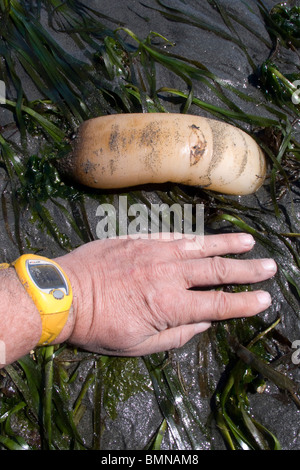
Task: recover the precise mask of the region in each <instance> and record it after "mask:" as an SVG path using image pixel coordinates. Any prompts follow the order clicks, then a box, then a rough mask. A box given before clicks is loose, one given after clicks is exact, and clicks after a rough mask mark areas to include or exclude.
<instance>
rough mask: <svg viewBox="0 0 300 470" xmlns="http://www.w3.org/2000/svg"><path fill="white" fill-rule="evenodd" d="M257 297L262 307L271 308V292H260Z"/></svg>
mask: <svg viewBox="0 0 300 470" xmlns="http://www.w3.org/2000/svg"><path fill="white" fill-rule="evenodd" d="M256 296H257V300H258V301H259V303H260V304H261V305H264V306H265V307H269V305H271V303H272V298H271V296H270V294H269V292H258V293H257V294H256Z"/></svg>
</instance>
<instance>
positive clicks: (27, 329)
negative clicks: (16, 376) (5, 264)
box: [0, 268, 42, 367]
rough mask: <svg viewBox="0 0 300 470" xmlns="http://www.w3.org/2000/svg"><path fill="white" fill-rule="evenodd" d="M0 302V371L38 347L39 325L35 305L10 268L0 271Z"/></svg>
mask: <svg viewBox="0 0 300 470" xmlns="http://www.w3.org/2000/svg"><path fill="white" fill-rule="evenodd" d="M0 298H1V303H0V328H1V329H0V341H1V355H0V367H3V366H4V365H5V364H10V363H12V362H14V361H15V360H17V359H19V358H20V357H22V356H24V355H25V354H28V352H29V351H30V350H31V349H33V348H34V347H35V346H36V345H37V343H38V341H39V338H40V336H41V331H42V324H41V318H40V315H39V312H38V310H37V308H36V306H35V304H34V302H33V301H32V299H31V298H30V296H29V295H28V294H27V292H26V290H25V289H24V287H23V286H22V284H21V283H20V281H19V279H18V277H17V274H16V272H15V270H14V269H13V268H9V269H5V270H1V271H0ZM3 359H5V364H3Z"/></svg>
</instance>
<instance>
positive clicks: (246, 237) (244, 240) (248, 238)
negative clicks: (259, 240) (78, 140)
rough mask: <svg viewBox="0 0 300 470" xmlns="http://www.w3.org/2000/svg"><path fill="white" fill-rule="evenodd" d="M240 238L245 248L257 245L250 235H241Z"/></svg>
mask: <svg viewBox="0 0 300 470" xmlns="http://www.w3.org/2000/svg"><path fill="white" fill-rule="evenodd" d="M239 237H240V240H241V242H242V244H243V245H244V246H253V245H254V244H255V240H254V238H253V237H252V235H249V234H248V233H241V234H239Z"/></svg>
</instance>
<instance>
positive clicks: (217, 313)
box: [169, 291, 271, 327]
mask: <svg viewBox="0 0 300 470" xmlns="http://www.w3.org/2000/svg"><path fill="white" fill-rule="evenodd" d="M270 305H271V296H270V294H269V293H268V292H265V291H255V292H240V293H227V292H223V291H205V292H203V291H201V292H196V291H185V292H181V293H180V294H179V295H177V297H176V298H175V297H174V301H173V316H172V318H171V319H169V320H170V325H169V326H170V327H175V326H179V325H186V324H191V323H201V322H212V321H223V320H229V319H231V318H241V317H249V316H253V315H257V314H258V313H261V312H263V311H264V310H266V309H267V308H268V307H269V306H270ZM170 311H172V309H171V308H170ZM172 321H173V323H172Z"/></svg>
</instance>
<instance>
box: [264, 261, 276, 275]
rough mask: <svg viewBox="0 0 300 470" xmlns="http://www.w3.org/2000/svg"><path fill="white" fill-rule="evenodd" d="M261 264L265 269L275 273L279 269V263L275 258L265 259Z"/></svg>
mask: <svg viewBox="0 0 300 470" xmlns="http://www.w3.org/2000/svg"><path fill="white" fill-rule="evenodd" d="M261 264H262V267H263V268H264V270H265V271H269V272H272V273H275V272H276V270H277V265H276V263H275V261H274V260H273V259H263V260H262V261H261Z"/></svg>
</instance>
